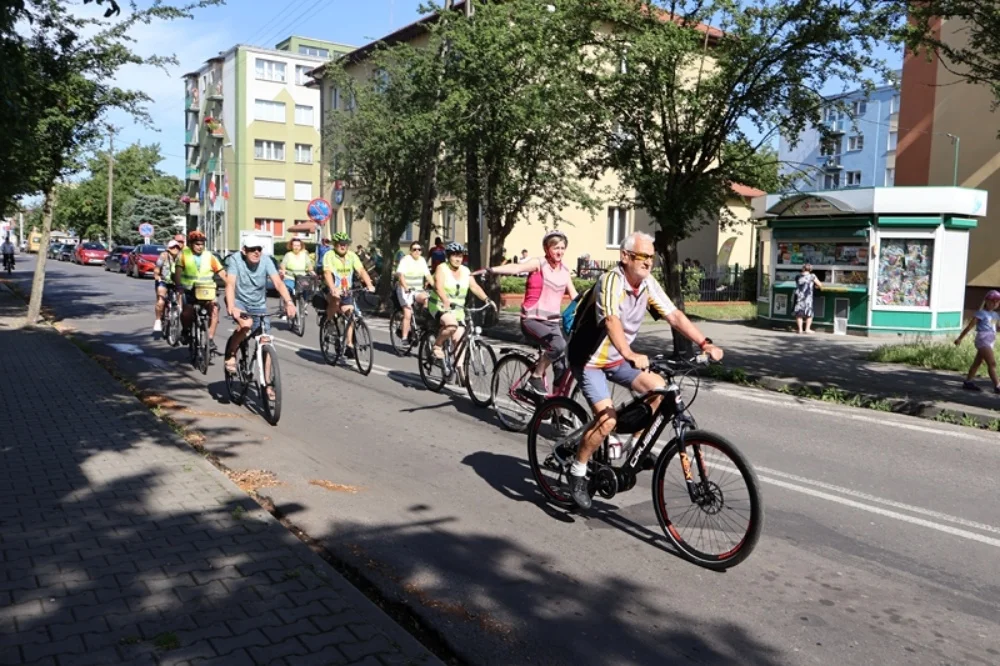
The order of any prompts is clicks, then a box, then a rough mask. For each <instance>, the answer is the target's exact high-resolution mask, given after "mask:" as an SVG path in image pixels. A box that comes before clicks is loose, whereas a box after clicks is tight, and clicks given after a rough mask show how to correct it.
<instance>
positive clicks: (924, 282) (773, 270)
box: [753, 187, 987, 335]
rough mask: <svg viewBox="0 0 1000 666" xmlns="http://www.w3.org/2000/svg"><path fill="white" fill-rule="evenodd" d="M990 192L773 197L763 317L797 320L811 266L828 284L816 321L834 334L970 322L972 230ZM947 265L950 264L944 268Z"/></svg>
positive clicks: (761, 215) (760, 206) (762, 277)
mask: <svg viewBox="0 0 1000 666" xmlns="http://www.w3.org/2000/svg"><path fill="white" fill-rule="evenodd" d="M986 203H987V193H986V192H984V191H982V190H972V189H967V188H961V187H892V188H867V189H853V188H852V189H850V190H835V191H823V192H821V193H809V194H794V195H778V194H768V195H765V196H762V197H757V198H755V199H754V201H753V206H754V217H755V218H756V219H758V220H760V221H761V222H762V226H761V227H760V228H759V232H760V235H759V239H760V240H759V247H758V253H759V256H760V262H759V267H760V268H759V273H758V298H757V313H758V319H759V320H760V321H762V322H764V323H770V324H777V325H783V324H788V323H791V322H793V321H794V315H793V314H792V313H793V312H794V309H795V301H794V299H795V279H796V277H797V276H798V275H799V274H800V273H801V271H802V267H803V265H805V264H812V267H813V268H812V270H813V273H814V274H815V275H816V277H818V278H819V279H820V281H822V283H823V288H822V289H820V290H817V291H816V293H815V295H814V306H815V311H816V317H815V320H814V326H815V327H817V328H818V329H820V330H823V329H830V330H833V332H835V333H847V332H855V333H861V334H897V333H907V334H912V333H928V334H939V335H944V334H949V335H950V334H954V333H957V332H958V330H960V328H961V320H962V310H963V306H964V299H965V266H966V263H967V260H968V247H969V231H970V229H973V228H975V227H976V224H977V222H976V218H977V217H981V216H984V215H985V214H986ZM944 266H947V267H948V270H947V271H945V270H944Z"/></svg>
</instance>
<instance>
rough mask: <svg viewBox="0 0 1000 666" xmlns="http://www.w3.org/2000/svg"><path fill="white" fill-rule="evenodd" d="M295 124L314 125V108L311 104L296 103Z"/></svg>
mask: <svg viewBox="0 0 1000 666" xmlns="http://www.w3.org/2000/svg"><path fill="white" fill-rule="evenodd" d="M295 124H296V125H312V124H313V108H312V107H311V106H303V105H300V104H296V105H295Z"/></svg>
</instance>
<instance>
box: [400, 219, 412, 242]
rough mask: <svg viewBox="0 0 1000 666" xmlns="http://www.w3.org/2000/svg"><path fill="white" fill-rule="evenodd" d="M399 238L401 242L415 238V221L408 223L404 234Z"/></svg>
mask: <svg viewBox="0 0 1000 666" xmlns="http://www.w3.org/2000/svg"><path fill="white" fill-rule="evenodd" d="M399 240H400V241H401V242H405V243H409V242H410V241H412V240H413V223H412V222H411V223H410V224H408V225H406V228H404V229H403V235H402V236H400V237H399Z"/></svg>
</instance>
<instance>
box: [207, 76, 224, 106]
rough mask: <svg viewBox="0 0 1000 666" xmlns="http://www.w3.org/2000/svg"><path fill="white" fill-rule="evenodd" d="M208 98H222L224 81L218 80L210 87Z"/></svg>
mask: <svg viewBox="0 0 1000 666" xmlns="http://www.w3.org/2000/svg"><path fill="white" fill-rule="evenodd" d="M208 99H210V100H219V101H221V100H222V81H221V80H220V81H217V82H216V83H213V84H211V85H210V86H209V87H208Z"/></svg>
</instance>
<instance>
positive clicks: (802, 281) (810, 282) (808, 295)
mask: <svg viewBox="0 0 1000 666" xmlns="http://www.w3.org/2000/svg"><path fill="white" fill-rule="evenodd" d="M812 269H813V267H812V264H805V265H804V266H803V267H802V272H801V273H800V274H799V276H798V277H797V278H795V323H796V324H798V326H799V333H815V331H813V330H812V325H813V290H814V289H815V288H817V287H818V288H820V289H822V288H823V283H822V282H820V281H819V278H818V277H816V275H815V274H814V273H813V272H812ZM803 323H804V324H805V328H804V329H803Z"/></svg>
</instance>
